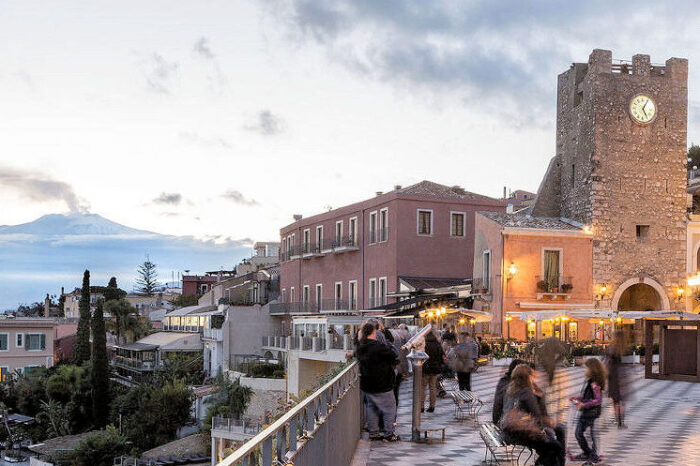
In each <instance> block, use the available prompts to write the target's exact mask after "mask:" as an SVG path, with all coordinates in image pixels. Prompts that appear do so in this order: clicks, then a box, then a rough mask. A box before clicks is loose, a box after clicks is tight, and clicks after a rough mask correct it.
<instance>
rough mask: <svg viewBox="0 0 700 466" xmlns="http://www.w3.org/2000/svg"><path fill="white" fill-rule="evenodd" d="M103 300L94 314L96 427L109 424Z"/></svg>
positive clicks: (99, 302) (94, 400) (94, 406)
mask: <svg viewBox="0 0 700 466" xmlns="http://www.w3.org/2000/svg"><path fill="white" fill-rule="evenodd" d="M105 333H106V330H105V319H104V313H103V310H102V300H101V299H100V300H99V301H98V302H97V309H95V315H94V316H92V416H93V419H94V422H95V427H98V428H100V427H104V426H106V425H107V420H108V417H109V403H110V399H109V362H108V361H107V336H106V334H105Z"/></svg>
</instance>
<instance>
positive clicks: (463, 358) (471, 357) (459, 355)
mask: <svg viewBox="0 0 700 466" xmlns="http://www.w3.org/2000/svg"><path fill="white" fill-rule="evenodd" d="M459 339H460V342H459V343H458V344H457V345H456V346H455V347H454V348H452V350H450V353H449V354H448V355H447V360H448V362H449V364H450V367H451V368H452V370H454V371H455V372H456V373H457V382H458V384H459V389H460V390H468V391H471V389H472V382H471V378H472V371H473V370H474V366H475V364H476V359H477V358H478V357H479V349H478V347H477V345H476V342H475V341H474V339H473V338H472V337H471V336H470V335H469V334H468V333H467V332H462V333H460V334H459Z"/></svg>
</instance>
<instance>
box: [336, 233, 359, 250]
mask: <svg viewBox="0 0 700 466" xmlns="http://www.w3.org/2000/svg"><path fill="white" fill-rule="evenodd" d="M358 249H360V248H359V246H358V245H357V238H356V237H354V236H343V237H340V238H335V239H334V240H333V252H336V253H340V252H347V251H357V250H358Z"/></svg>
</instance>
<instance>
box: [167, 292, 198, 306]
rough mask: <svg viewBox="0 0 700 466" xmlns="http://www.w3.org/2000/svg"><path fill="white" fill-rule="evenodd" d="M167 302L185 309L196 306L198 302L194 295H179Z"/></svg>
mask: <svg viewBox="0 0 700 466" xmlns="http://www.w3.org/2000/svg"><path fill="white" fill-rule="evenodd" d="M169 301H170V304H172V305H173V306H175V307H187V306H196V305H197V303H198V302H199V298H197V296H195V295H184V294H179V295H177V296H175V297H174V298H173V299H171V300H169Z"/></svg>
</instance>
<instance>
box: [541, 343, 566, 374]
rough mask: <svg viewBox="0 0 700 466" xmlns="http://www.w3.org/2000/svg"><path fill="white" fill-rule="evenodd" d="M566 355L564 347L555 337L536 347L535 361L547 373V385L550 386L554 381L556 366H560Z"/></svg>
mask: <svg viewBox="0 0 700 466" xmlns="http://www.w3.org/2000/svg"><path fill="white" fill-rule="evenodd" d="M566 354H567V348H566V345H565V344H564V343H562V342H561V341H560V340H559V339H558V338H556V337H549V338H547V339H545V340H544V341H542V343H541V344H540V345H539V346H538V347H537V349H536V356H537V361H538V362H539V363H540V364H542V367H543V368H544V371H545V372H546V373H547V380H548V382H549V385H552V381H553V380H554V370H555V369H556V367H557V364H560V363H561V362H563V361H564V360H565V359H566Z"/></svg>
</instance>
